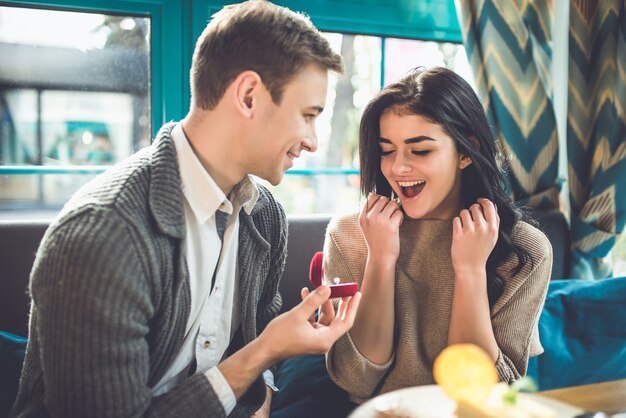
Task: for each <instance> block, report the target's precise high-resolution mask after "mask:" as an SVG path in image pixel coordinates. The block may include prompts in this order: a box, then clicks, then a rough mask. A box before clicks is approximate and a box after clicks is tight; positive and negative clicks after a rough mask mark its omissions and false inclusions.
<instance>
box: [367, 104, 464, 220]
mask: <svg viewBox="0 0 626 418" xmlns="http://www.w3.org/2000/svg"><path fill="white" fill-rule="evenodd" d="M378 144H379V145H380V148H381V159H380V168H381V171H382V173H383V175H384V176H385V178H386V179H387V181H388V182H389V184H390V185H391V188H392V189H393V191H394V192H395V193H396V194H397V195H398V196H399V197H400V200H401V201H402V208H403V209H404V213H405V214H406V215H407V216H409V217H410V218H413V219H452V218H454V217H455V216H457V215H458V214H459V212H460V211H461V209H462V208H463V206H462V200H461V172H462V169H463V168H465V167H467V166H468V165H469V164H470V163H471V161H470V159H469V158H466V157H463V156H462V155H460V154H459V153H458V152H457V150H456V146H455V144H454V140H453V139H452V138H450V137H449V136H448V135H447V134H446V133H445V132H444V130H443V128H442V127H441V125H439V124H436V123H432V122H430V121H429V120H428V119H426V118H424V117H423V116H419V115H411V114H406V115H402V114H398V113H396V112H395V111H394V110H388V111H386V112H385V113H383V115H382V116H381V118H380V138H379V139H378Z"/></svg>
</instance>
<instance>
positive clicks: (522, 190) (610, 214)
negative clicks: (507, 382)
mask: <svg viewBox="0 0 626 418" xmlns="http://www.w3.org/2000/svg"><path fill="white" fill-rule="evenodd" d="M559 1H560V0H559ZM457 8H458V10H459V21H460V24H461V27H462V28H463V36H464V41H465V48H466V50H467V54H468V57H469V59H470V63H471V65H472V68H473V70H474V72H475V74H476V84H477V86H478V92H479V95H480V96H481V99H482V100H483V103H484V104H485V107H486V108H487V111H488V113H489V114H490V116H491V118H492V121H493V123H494V124H495V129H496V133H497V134H498V135H499V139H500V140H501V141H502V142H503V143H504V146H505V149H506V151H507V153H508V154H510V155H512V159H511V162H510V175H509V178H510V182H511V188H512V191H513V197H514V199H515V200H516V201H517V202H519V203H520V204H527V205H529V206H533V207H555V206H558V189H559V179H558V158H557V156H558V139H557V130H556V121H555V116H554V108H553V104H552V96H553V89H552V80H551V76H550V71H549V68H550V66H551V59H552V54H551V52H552V51H551V41H552V28H551V22H552V21H553V13H554V12H553V3H552V0H459V1H458V2H457ZM566 140H567V157H568V164H569V166H568V176H569V192H570V193H569V198H570V207H571V234H572V237H571V238H572V265H571V277H576V278H586V279H594V278H596V279H597V278H604V277H609V276H610V275H611V274H612V271H611V267H610V264H608V263H605V260H606V259H607V255H608V254H609V252H610V251H611V249H612V248H613V246H614V244H615V241H616V239H617V238H618V237H619V234H620V232H621V231H623V230H624V224H625V222H626V0H601V1H597V0H571V3H570V23H569V77H568V110H567V139H566Z"/></svg>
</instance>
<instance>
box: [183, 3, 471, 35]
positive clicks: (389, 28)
mask: <svg viewBox="0 0 626 418" xmlns="http://www.w3.org/2000/svg"><path fill="white" fill-rule="evenodd" d="M274 2H275V3H276V4H280V5H282V6H286V7H288V8H290V9H292V10H296V11H299V12H302V13H304V14H306V15H308V16H309V17H310V18H311V21H312V22H313V23H314V24H315V26H317V27H318V28H319V29H320V30H323V31H329V32H343V33H355V34H360V35H372V36H382V37H398V38H411V39H422V40H431V41H438V42H454V43H462V42H463V36H462V33H461V29H460V27H459V23H458V20H457V16H456V7H455V5H454V0H412V1H399V0H394V1H390V0H313V1H303V0H274ZM194 3H195V4H196V5H197V6H198V7H199V9H198V12H199V14H196V16H203V13H202V8H203V7H204V10H208V12H209V13H208V16H211V15H212V14H213V13H214V12H216V11H218V10H219V9H221V8H222V7H223V6H224V5H226V4H229V3H234V2H233V1H210V0H200V1H198V0H196V1H194ZM205 16H206V15H205ZM204 23H205V24H206V21H205V22H204ZM198 34H199V33H198Z"/></svg>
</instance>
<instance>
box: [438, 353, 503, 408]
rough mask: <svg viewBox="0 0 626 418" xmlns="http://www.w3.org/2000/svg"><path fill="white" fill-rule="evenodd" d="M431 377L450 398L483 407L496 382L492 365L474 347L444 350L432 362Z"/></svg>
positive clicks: (488, 359)
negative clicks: (433, 362) (432, 376)
mask: <svg viewBox="0 0 626 418" xmlns="http://www.w3.org/2000/svg"><path fill="white" fill-rule="evenodd" d="M433 374H434V378H435V382H437V384H438V385H440V386H441V388H442V389H443V390H444V392H446V394H447V395H448V396H449V397H451V398H452V399H454V400H455V401H462V400H463V401H467V402H471V403H474V404H482V403H483V402H484V401H485V400H486V399H487V397H488V396H489V393H490V392H491V389H492V388H493V385H495V384H496V383H497V382H498V372H497V371H496V367H495V366H494V364H493V361H492V360H491V358H490V357H489V355H487V353H486V352H485V351H483V349H482V348H480V347H478V346H477V345H474V344H454V345H451V346H449V347H447V348H446V349H445V350H443V351H442V352H441V353H440V354H439V355H438V356H437V358H436V359H435V364H434V365H433Z"/></svg>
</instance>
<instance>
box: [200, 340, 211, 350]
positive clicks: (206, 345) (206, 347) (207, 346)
mask: <svg viewBox="0 0 626 418" xmlns="http://www.w3.org/2000/svg"><path fill="white" fill-rule="evenodd" d="M202 346H203V347H204V349H205V350H206V349H208V348H209V347H210V346H211V341H205V342H204V344H202Z"/></svg>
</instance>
